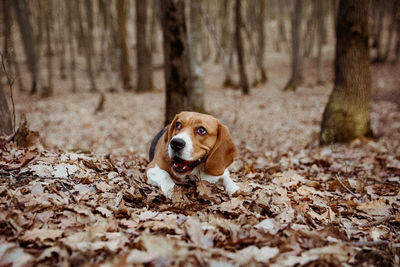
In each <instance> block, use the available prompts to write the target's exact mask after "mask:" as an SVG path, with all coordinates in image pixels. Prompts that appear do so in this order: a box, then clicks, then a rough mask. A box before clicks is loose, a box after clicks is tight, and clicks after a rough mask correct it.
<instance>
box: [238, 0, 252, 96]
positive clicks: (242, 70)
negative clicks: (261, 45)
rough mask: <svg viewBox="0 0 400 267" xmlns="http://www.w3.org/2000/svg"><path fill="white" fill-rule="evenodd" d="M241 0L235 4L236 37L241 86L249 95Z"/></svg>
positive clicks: (244, 92) (245, 93)
mask: <svg viewBox="0 0 400 267" xmlns="http://www.w3.org/2000/svg"><path fill="white" fill-rule="evenodd" d="M241 10H242V8H241V0H236V5H235V38H236V51H237V56H238V66H239V75H240V87H241V88H242V93H243V94H244V95H248V94H249V93H250V92H249V82H248V79H247V73H246V66H245V65H244V64H245V63H244V47H243V40H242V32H241V29H242V26H243V22H242V14H241Z"/></svg>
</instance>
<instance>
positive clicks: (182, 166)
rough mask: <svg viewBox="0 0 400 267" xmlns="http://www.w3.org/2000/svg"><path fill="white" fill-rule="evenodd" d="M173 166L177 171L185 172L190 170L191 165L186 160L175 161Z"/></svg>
mask: <svg viewBox="0 0 400 267" xmlns="http://www.w3.org/2000/svg"><path fill="white" fill-rule="evenodd" d="M173 167H174V169H175V170H176V171H177V172H180V173H184V172H187V171H189V170H190V167H189V165H188V164H187V162H185V161H180V162H174V164H173Z"/></svg>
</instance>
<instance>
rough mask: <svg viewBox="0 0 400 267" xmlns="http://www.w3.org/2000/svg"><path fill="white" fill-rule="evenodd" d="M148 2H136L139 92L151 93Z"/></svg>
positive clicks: (151, 75) (151, 74) (151, 70)
mask: <svg viewBox="0 0 400 267" xmlns="http://www.w3.org/2000/svg"><path fill="white" fill-rule="evenodd" d="M147 2H148V0H136V42H137V45H136V58H137V71H138V79H137V86H136V91H137V92H149V91H151V89H152V88H153V79H152V77H153V69H152V62H151V57H150V53H151V51H150V42H149V41H150V40H149V38H148V34H147V33H148V31H147Z"/></svg>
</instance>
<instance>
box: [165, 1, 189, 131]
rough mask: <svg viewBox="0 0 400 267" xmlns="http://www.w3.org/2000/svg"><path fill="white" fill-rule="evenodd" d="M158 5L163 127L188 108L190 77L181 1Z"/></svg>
mask: <svg viewBox="0 0 400 267" xmlns="http://www.w3.org/2000/svg"><path fill="white" fill-rule="evenodd" d="M160 4H161V5H160V7H161V25H162V31H163V50H164V76H165V88H166V107H165V125H167V124H168V123H170V122H171V121H172V119H173V118H174V116H175V115H176V114H177V113H179V112H181V111H183V110H190V109H191V107H190V105H189V94H190V92H191V90H192V80H191V79H192V77H191V70H190V55H189V46H188V43H187V41H188V39H187V29H186V23H185V13H184V10H185V8H184V7H185V6H184V4H185V0H161V2H160Z"/></svg>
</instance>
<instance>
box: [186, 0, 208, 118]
mask: <svg viewBox="0 0 400 267" xmlns="http://www.w3.org/2000/svg"><path fill="white" fill-rule="evenodd" d="M201 4H202V2H201V1H196V0H191V1H190V32H189V50H190V63H191V70H192V82H193V88H192V91H191V93H190V94H189V102H190V103H189V104H190V106H191V107H192V109H193V110H194V111H197V112H203V113H204V112H205V108H204V84H203V69H202V67H201V63H200V62H199V61H200V60H199V47H200V46H199V44H200V43H201V17H200V14H201Z"/></svg>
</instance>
